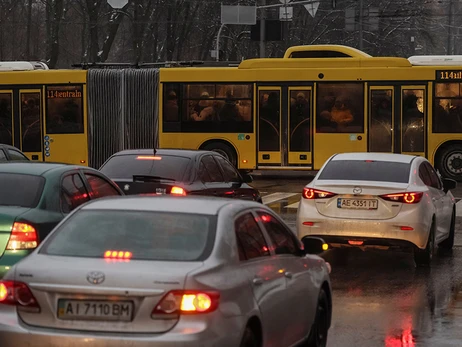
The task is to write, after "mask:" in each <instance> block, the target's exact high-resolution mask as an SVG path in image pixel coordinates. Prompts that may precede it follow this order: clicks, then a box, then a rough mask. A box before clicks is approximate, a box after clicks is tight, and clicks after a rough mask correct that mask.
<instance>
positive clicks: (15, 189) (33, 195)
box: [0, 173, 45, 208]
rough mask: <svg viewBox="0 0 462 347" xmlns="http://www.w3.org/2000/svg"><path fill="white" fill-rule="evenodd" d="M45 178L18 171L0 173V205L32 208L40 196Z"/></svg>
mask: <svg viewBox="0 0 462 347" xmlns="http://www.w3.org/2000/svg"><path fill="white" fill-rule="evenodd" d="M44 185H45V178H43V177H41V176H35V175H26V174H18V173H0V206H17V207H27V208H34V207H36V206H37V204H38V203H39V201H40V197H41V196H42V192H43V186H44Z"/></svg>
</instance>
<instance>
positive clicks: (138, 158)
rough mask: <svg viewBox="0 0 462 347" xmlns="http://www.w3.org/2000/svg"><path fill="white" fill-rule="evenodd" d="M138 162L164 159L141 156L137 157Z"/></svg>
mask: <svg viewBox="0 0 462 347" xmlns="http://www.w3.org/2000/svg"><path fill="white" fill-rule="evenodd" d="M136 159H137V160H162V157H157V156H154V155H139V156H137V157H136Z"/></svg>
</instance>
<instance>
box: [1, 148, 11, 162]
mask: <svg viewBox="0 0 462 347" xmlns="http://www.w3.org/2000/svg"><path fill="white" fill-rule="evenodd" d="M2 153H3V158H2V157H1V156H0V163H3V162H5V163H6V162H8V161H9V160H8V156H7V155H6V153H5V151H4V150H3V148H0V155H1V154H2ZM2 159H5V160H4V161H2Z"/></svg>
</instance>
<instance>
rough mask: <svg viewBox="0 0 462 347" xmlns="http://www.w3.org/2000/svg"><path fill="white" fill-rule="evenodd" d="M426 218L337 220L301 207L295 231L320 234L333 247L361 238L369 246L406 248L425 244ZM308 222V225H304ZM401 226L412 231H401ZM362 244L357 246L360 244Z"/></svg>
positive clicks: (398, 217)
mask: <svg viewBox="0 0 462 347" xmlns="http://www.w3.org/2000/svg"><path fill="white" fill-rule="evenodd" d="M428 217H429V218H426V217H422V218H421V216H420V215H410V214H409V215H401V214H400V215H398V216H397V217H395V218H390V219H384V220H375V219H367V220H366V219H340V218H332V217H326V216H323V215H321V214H319V213H318V212H317V211H316V209H315V208H310V207H302V206H300V208H299V211H298V215H297V234H298V237H299V238H300V239H301V238H303V237H304V236H308V235H309V236H314V235H317V236H320V237H322V238H323V239H325V240H326V242H329V241H328V240H331V241H330V243H331V245H332V246H333V247H336V246H340V247H341V246H354V245H350V244H349V243H348V241H349V240H350V241H364V244H366V243H367V245H368V247H373V246H377V247H394V248H409V247H413V246H416V247H418V248H420V249H424V248H425V247H426V246H427V241H428V235H429V232H430V226H431V215H430V216H428ZM307 221H309V222H310V224H311V225H304V224H303V222H307ZM402 227H406V229H411V230H402ZM364 244H363V245H357V246H358V247H363V246H364Z"/></svg>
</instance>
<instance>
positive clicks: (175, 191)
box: [170, 187, 186, 195]
mask: <svg viewBox="0 0 462 347" xmlns="http://www.w3.org/2000/svg"><path fill="white" fill-rule="evenodd" d="M170 194H174V195H186V192H185V191H184V189H183V188H181V187H172V190H171V191H170Z"/></svg>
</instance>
